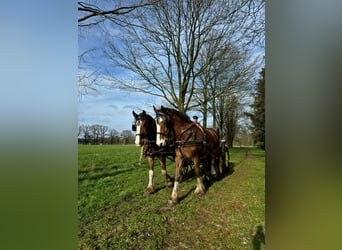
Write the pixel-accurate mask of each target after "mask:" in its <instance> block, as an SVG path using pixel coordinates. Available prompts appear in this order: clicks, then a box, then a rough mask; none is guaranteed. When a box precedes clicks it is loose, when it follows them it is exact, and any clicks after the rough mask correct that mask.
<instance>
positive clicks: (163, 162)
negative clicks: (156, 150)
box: [159, 157, 173, 188]
mask: <svg viewBox="0 0 342 250" xmlns="http://www.w3.org/2000/svg"><path fill="white" fill-rule="evenodd" d="M159 161H160V165H161V167H162V175H163V176H165V186H167V187H168V188H172V186H173V181H172V178H171V176H170V175H169V174H168V173H167V170H166V158H165V157H161V158H159Z"/></svg>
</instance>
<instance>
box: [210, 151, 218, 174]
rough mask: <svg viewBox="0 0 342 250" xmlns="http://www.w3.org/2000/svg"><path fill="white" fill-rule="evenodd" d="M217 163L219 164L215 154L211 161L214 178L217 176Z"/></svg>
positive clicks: (211, 171) (211, 172)
mask: <svg viewBox="0 0 342 250" xmlns="http://www.w3.org/2000/svg"><path fill="white" fill-rule="evenodd" d="M215 164H217V158H216V156H215V155H214V156H212V157H211V161H210V174H211V176H212V177H214V178H216V177H217V173H216V169H215Z"/></svg>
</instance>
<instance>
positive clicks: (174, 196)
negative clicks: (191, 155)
mask: <svg viewBox="0 0 342 250" xmlns="http://www.w3.org/2000/svg"><path fill="white" fill-rule="evenodd" d="M175 162H176V170H175V183H174V184H173V189H172V193H171V197H170V199H169V204H170V205H174V204H177V203H178V192H179V183H180V180H181V170H182V166H183V159H182V158H180V157H177V156H176V158H175Z"/></svg>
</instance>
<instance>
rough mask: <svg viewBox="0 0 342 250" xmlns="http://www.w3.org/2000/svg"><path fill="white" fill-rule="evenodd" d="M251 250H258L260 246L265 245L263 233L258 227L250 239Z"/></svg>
mask: <svg viewBox="0 0 342 250" xmlns="http://www.w3.org/2000/svg"><path fill="white" fill-rule="evenodd" d="M252 242H253V250H260V249H261V244H264V245H265V233H264V230H263V227H262V226H260V225H259V226H258V227H257V230H256V232H255V234H254V236H253V239H252Z"/></svg>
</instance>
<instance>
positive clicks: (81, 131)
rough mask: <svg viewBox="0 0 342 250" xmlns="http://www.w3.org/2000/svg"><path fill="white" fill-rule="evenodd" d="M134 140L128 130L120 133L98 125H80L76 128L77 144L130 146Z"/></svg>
mask: <svg viewBox="0 0 342 250" xmlns="http://www.w3.org/2000/svg"><path fill="white" fill-rule="evenodd" d="M134 140H135V135H133V133H132V132H131V131H130V130H123V131H122V132H121V133H120V132H118V131H117V130H116V129H112V128H109V127H108V126H105V125H99V124H93V125H84V124H81V125H80V126H79V127H78V143H79V144H93V145H98V144H132V143H134Z"/></svg>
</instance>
